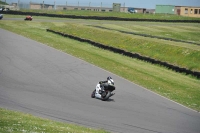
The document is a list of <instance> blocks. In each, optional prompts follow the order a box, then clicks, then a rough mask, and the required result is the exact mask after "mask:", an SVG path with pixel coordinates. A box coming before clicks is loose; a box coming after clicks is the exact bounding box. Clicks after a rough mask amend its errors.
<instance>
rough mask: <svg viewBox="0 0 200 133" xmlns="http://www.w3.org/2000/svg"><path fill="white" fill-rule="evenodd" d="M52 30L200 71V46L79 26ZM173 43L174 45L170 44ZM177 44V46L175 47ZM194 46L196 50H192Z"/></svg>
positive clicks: (73, 25) (56, 27)
mask: <svg viewBox="0 0 200 133" xmlns="http://www.w3.org/2000/svg"><path fill="white" fill-rule="evenodd" d="M50 29H51V30H54V31H58V32H61V33H67V34H70V35H74V36H77V37H80V38H86V39H89V40H92V41H94V42H98V43H102V44H105V45H108V46H112V47H116V48H119V49H123V50H126V51H128V52H132V53H139V54H141V55H143V56H147V57H151V58H154V59H156V60H160V61H164V62H168V63H169V64H173V65H176V66H180V67H184V68H187V69H189V70H196V71H200V65H199V64H200V60H199V58H200V46H196V45H192V44H186V45H189V46H188V47H187V48H185V47H183V45H182V44H184V43H180V42H179V43H177V42H171V41H164V40H160V39H152V38H147V37H141V36H134V35H127V34H123V33H119V32H113V31H109V30H104V29H98V28H94V27H88V26H85V25H78V24H66V25H65V26H52V27H51V28H50ZM170 43H173V44H170ZM174 44H176V45H174ZM192 46H194V47H195V49H192Z"/></svg>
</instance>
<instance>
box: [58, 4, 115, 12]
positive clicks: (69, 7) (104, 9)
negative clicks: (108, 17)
mask: <svg viewBox="0 0 200 133" xmlns="http://www.w3.org/2000/svg"><path fill="white" fill-rule="evenodd" d="M56 10H89V11H97V12H112V11H113V8H109V7H90V6H66V5H57V6H56Z"/></svg>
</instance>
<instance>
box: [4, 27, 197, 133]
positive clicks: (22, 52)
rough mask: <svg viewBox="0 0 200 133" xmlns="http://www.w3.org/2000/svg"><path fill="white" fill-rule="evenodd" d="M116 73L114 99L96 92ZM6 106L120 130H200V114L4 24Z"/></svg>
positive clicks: (148, 132) (164, 132)
mask: <svg viewBox="0 0 200 133" xmlns="http://www.w3.org/2000/svg"><path fill="white" fill-rule="evenodd" d="M107 76H112V77H113V79H114V80H115V83H116V91H115V93H116V95H114V96H113V97H112V98H111V99H110V101H105V102H104V101H101V100H98V99H92V98H90V94H91V92H92V91H93V90H94V88H95V86H96V83H97V82H98V81H99V80H104V79H106V77H107ZM0 107H3V108H8V109H13V110H18V111H22V112H26V113H31V114H33V115H37V116H40V117H45V118H50V119H53V120H57V121H62V122H63V121H64V122H70V123H76V124H80V125H84V126H88V127H93V128H103V129H105V130H108V131H110V132H120V133H200V114H199V113H197V112H195V111H192V110H190V109H188V108H185V107H183V106H181V105H179V104H177V103H174V102H172V101H170V100H167V99H165V98H163V97H161V96H158V95H156V94H154V93H152V92H150V91H148V90H146V89H144V88H142V87H140V86H137V85H135V84H133V83H131V82H129V81H127V80H125V79H123V78H120V77H118V76H116V75H114V74H112V73H109V72H107V71H105V70H102V69H100V68H98V67H95V66H93V65H91V64H89V63H87V62H84V61H82V60H80V59H77V58H75V57H73V56H70V55H68V54H65V53H62V52H60V51H58V50H55V49H53V48H50V47H48V46H46V45H43V44H41V43H38V42H36V41H33V40H30V39H27V38H24V37H22V36H19V35H17V34H14V33H11V32H8V31H6V30H3V29H0Z"/></svg>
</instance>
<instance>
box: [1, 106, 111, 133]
mask: <svg viewBox="0 0 200 133" xmlns="http://www.w3.org/2000/svg"><path fill="white" fill-rule="evenodd" d="M0 132H1V133H11V132H12V133H24V132H26V133H63V132H64V133H108V132H106V131H104V130H95V129H91V128H86V127H82V126H77V125H73V124H66V123H61V122H55V121H52V120H48V119H42V118H38V117H35V116H33V115H30V114H23V113H20V112H16V111H10V110H6V109H2V108H0Z"/></svg>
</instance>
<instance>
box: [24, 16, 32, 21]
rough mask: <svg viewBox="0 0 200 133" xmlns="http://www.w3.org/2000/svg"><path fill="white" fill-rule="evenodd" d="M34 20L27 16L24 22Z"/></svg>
mask: <svg viewBox="0 0 200 133" xmlns="http://www.w3.org/2000/svg"><path fill="white" fill-rule="evenodd" d="M32 19H33V17H32V16H26V18H25V19H24V20H29V21H31V20H32Z"/></svg>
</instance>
